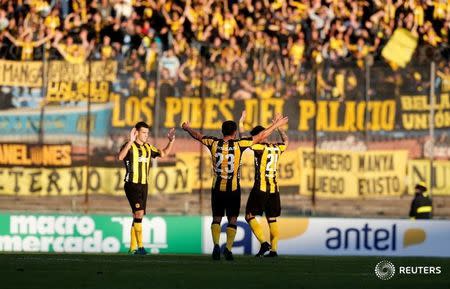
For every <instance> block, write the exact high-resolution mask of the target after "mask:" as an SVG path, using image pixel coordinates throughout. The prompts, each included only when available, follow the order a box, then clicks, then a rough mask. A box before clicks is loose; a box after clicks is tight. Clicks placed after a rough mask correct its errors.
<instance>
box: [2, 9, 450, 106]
mask: <svg viewBox="0 0 450 289" xmlns="http://www.w3.org/2000/svg"><path fill="white" fill-rule="evenodd" d="M0 3H1V10H0V30H1V31H2V33H1V41H2V47H1V50H0V56H1V58H6V59H16V60H18V59H21V60H24V61H27V60H33V59H34V60H41V59H44V58H45V59H47V60H53V59H65V60H66V61H69V62H71V63H82V62H84V61H86V60H87V59H89V60H98V59H102V60H107V59H114V60H118V61H119V62H120V63H121V64H123V65H121V67H120V73H122V74H127V75H133V76H134V77H133V81H134V83H133V84H134V85H133V87H134V89H136V90H137V92H138V93H139V91H143V90H145V89H146V87H147V86H152V85H153V86H154V85H155V82H154V81H150V83H149V82H148V79H156V75H158V81H159V85H160V86H162V87H164V89H163V91H164V94H165V95H175V96H182V95H199V94H200V89H199V87H200V86H201V84H202V83H204V86H205V87H207V94H208V95H210V96H213V97H221V98H230V97H232V98H234V99H248V98H251V97H253V96H255V95H257V96H258V97H260V98H270V97H284V98H290V97H292V96H293V95H299V96H302V95H306V94H308V91H309V90H310V85H309V82H310V78H311V73H310V71H311V67H312V66H313V64H316V65H317V64H319V65H322V66H326V67H327V66H328V67H331V68H332V69H331V72H329V71H330V70H328V72H327V73H328V74H327V73H324V80H323V84H322V85H321V86H320V87H322V88H323V89H324V91H327V92H328V94H329V95H330V96H334V95H339V94H340V92H339V90H340V88H339V86H342V85H339V82H342V81H341V80H340V79H339V73H336V71H338V70H339V67H345V65H348V64H349V63H350V64H352V65H353V67H356V70H353V71H351V72H346V82H345V86H346V88H348V89H349V90H351V88H352V86H356V83H357V82H358V77H360V76H361V75H360V73H359V72H358V69H364V66H365V59H366V57H367V56H368V55H369V54H370V55H373V56H374V59H375V61H377V60H380V59H381V55H380V54H381V50H382V48H383V47H384V45H385V44H386V43H387V41H388V40H389V38H390V37H391V36H392V34H393V32H394V31H395V30H396V29H397V28H406V29H407V30H409V31H411V32H412V33H413V35H415V36H417V37H418V39H419V49H418V51H419V52H420V51H422V50H421V49H423V51H424V52H423V53H422V54H424V55H425V56H426V57H430V53H432V55H433V57H438V58H440V59H444V60H446V61H444V65H443V66H442V67H439V69H440V70H439V71H440V72H441V74H442V75H444V76H445V77H447V79H446V80H445V79H444V82H445V81H446V83H447V85H449V80H448V75H449V67H448V64H445V63H446V62H448V59H449V54H448V53H449V49H448V47H449V46H448V40H449V38H448V33H449V28H450V4H449V2H448V0H374V1H360V0H351V1H344V0H322V1H321V0H309V1H306V0H304V1H299V0H297V1H296V0H270V1H269V0H240V1H239V0H236V1H233V0H223V1H219V0H216V1H214V0H209V1H208V0H186V1H175V0H174V1H172V0H154V1H152V0H91V1H89V0H71V1H70V0H58V1H57V0H53V1H50V0H49V1H44V0H28V1H27V0H0ZM201 59H206V61H201ZM417 59H419V60H420V57H417V58H416V60H417ZM427 61H428V62H429V59H427ZM333 70H334V71H333ZM157 71H158V72H159V73H156V72H157ZM327 75H333V76H332V79H328V80H329V81H328V80H327ZM202 76H203V77H202ZM412 77H413V78H415V79H416V80H417V78H421V77H422V76H420V75H417V74H414V73H413V74H412ZM445 77H444V78H445ZM319 80H320V79H319ZM327 81H328V82H327ZM393 81H394V82H395V79H394V80H393ZM327 83H332V84H333V85H327ZM319 84H320V83H319Z"/></svg>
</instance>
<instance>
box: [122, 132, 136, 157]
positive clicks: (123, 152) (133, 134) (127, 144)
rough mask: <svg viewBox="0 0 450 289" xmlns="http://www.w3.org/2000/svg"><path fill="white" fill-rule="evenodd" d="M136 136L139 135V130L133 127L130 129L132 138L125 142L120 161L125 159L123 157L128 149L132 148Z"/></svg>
mask: <svg viewBox="0 0 450 289" xmlns="http://www.w3.org/2000/svg"><path fill="white" fill-rule="evenodd" d="M136 136H137V130H136V129H135V128H133V129H132V130H131V131H130V140H129V141H128V142H127V143H126V144H125V146H124V147H123V148H122V149H121V150H120V152H119V161H123V159H124V158H125V157H126V156H127V154H128V151H129V150H130V148H131V145H132V144H133V143H134V141H135V140H136Z"/></svg>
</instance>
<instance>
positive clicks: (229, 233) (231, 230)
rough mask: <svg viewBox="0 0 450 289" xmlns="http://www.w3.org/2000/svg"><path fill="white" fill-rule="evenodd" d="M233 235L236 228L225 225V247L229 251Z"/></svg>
mask: <svg viewBox="0 0 450 289" xmlns="http://www.w3.org/2000/svg"><path fill="white" fill-rule="evenodd" d="M234 237H236V228H235V226H234V227H230V226H228V227H227V249H228V250H230V251H231V249H232V248H233V242H234Z"/></svg>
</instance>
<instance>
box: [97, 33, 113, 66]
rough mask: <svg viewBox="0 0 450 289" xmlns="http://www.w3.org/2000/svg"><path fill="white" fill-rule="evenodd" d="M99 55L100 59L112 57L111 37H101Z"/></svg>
mask: <svg viewBox="0 0 450 289" xmlns="http://www.w3.org/2000/svg"><path fill="white" fill-rule="evenodd" d="M100 56H101V59H102V60H110V59H113V58H114V56H115V55H114V49H113V47H112V46H111V38H109V36H105V37H103V43H102V45H101V48H100Z"/></svg>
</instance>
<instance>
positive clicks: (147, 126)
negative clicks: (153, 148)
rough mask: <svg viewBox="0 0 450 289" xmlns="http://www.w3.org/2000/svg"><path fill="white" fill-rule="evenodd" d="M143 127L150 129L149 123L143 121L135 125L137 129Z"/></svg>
mask: <svg viewBox="0 0 450 289" xmlns="http://www.w3.org/2000/svg"><path fill="white" fill-rule="evenodd" d="M141 127H144V128H148V129H150V126H149V125H148V124H146V123H145V122H143V121H140V122H138V123H137V124H136V125H135V126H134V128H135V129H137V130H140V129H141Z"/></svg>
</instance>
